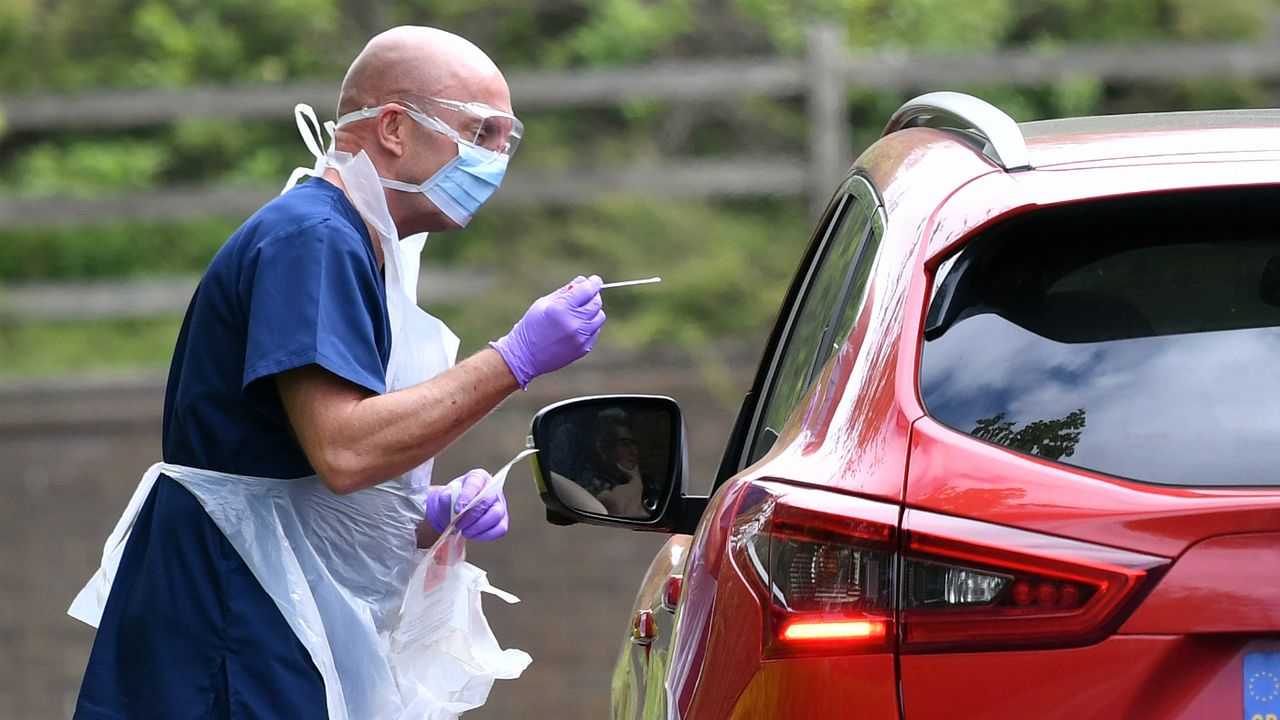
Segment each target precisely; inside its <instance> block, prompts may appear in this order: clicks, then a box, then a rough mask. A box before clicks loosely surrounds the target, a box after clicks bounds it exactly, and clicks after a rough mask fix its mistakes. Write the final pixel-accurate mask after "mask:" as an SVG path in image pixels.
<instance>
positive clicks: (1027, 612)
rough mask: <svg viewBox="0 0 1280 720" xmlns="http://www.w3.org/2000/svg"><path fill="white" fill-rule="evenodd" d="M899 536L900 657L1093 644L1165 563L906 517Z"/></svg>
mask: <svg viewBox="0 0 1280 720" xmlns="http://www.w3.org/2000/svg"><path fill="white" fill-rule="evenodd" d="M903 530H904V532H903V538H904V543H903V545H904V547H903V551H904V555H905V557H906V566H907V568H908V571H907V573H906V581H905V583H904V587H903V601H902V612H901V614H900V616H899V620H900V623H901V626H902V628H901V632H902V640H903V643H902V649H903V652H936V651H940V650H949V649H965V650H976V649H986V648H997V647H1004V648H1008V647H1019V646H1035V647H1052V646H1059V647H1060V646H1069V645H1085V644H1088V643H1091V642H1095V641H1097V640H1101V639H1102V638H1103V637H1105V636H1106V635H1107V634H1109V633H1110V632H1111V631H1113V630H1114V629H1115V628H1116V627H1117V626H1118V625H1119V624H1120V622H1121V621H1123V620H1124V618H1125V616H1126V615H1127V614H1128V610H1130V609H1131V608H1132V606H1133V604H1134V601H1136V600H1137V599H1138V598H1139V595H1140V592H1139V591H1140V590H1143V589H1146V588H1149V587H1150V585H1151V582H1150V581H1151V580H1152V578H1153V576H1154V575H1157V574H1159V573H1160V572H1162V571H1163V569H1164V568H1165V567H1167V566H1168V563H1169V561H1168V560H1167V559H1165V558H1160V557H1154V556H1150V555H1142V554H1139V553H1133V552H1128V551H1125V550H1117V549H1115V548H1110V547H1104V546H1100V545H1093V544H1090V543H1084V542H1079V541H1077V540H1068V539H1066V538H1060V537H1055V536H1051V535H1041V534H1039V533H1032V532H1027V531H1025V530H1017V529H1014V528H1009V527H1004V526H1000V525H991V524H989V523H983V522H977V521H974V520H965V519H962V518H955V517H948V516H945V515H937V514H934V513H926V512H920V511H916V510H908V511H907V512H906V514H905V515H904V518H903ZM943 577H945V578H946V580H943V579H941V578H943ZM948 580H949V582H948Z"/></svg>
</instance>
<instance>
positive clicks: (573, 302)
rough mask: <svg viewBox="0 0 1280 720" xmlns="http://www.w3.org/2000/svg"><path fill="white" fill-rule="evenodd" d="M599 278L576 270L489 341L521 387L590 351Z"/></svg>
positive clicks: (599, 313)
mask: <svg viewBox="0 0 1280 720" xmlns="http://www.w3.org/2000/svg"><path fill="white" fill-rule="evenodd" d="M601 306H602V301H601V300H600V278H599V276H597V275H592V276H591V277H589V278H584V277H582V276H581V275H579V276H578V277H576V278H574V280H573V282H571V283H569V284H568V285H566V286H564V287H562V288H560V289H559V290H556V291H554V292H552V293H550V294H548V295H544V296H542V297H540V298H538V299H537V300H536V301H534V303H533V305H530V306H529V309H528V310H527V311H526V312H525V314H524V317H522V318H520V322H517V323H516V324H515V326H514V327H512V328H511V332H509V333H507V334H506V335H504V336H503V337H501V338H499V339H497V340H494V341H493V342H491V343H489V345H490V346H492V347H493V349H494V350H497V351H498V354H499V355H501V356H502V359H503V360H505V361H506V362H507V367H509V368H511V373H512V374H513V375H515V376H516V382H519V383H520V387H521V388H524V387H527V386H528V385H529V381H530V380H533V379H534V378H535V377H537V376H539V375H542V374H543V373H549V372H551V371H552V370H559V369H560V368H562V367H564V366H565V365H568V364H569V363H571V362H573V361H574V360H577V359H578V358H580V357H582V356H583V355H586V354H587V353H588V352H590V351H591V346H592V345H594V344H595V342H596V335H597V334H598V333H599V332H600V326H601V325H603V324H604V310H602V309H601Z"/></svg>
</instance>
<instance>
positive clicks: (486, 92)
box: [338, 25, 511, 117]
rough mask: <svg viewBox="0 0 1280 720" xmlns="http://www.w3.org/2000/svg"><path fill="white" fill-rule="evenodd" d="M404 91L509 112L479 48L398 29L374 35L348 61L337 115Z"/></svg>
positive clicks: (493, 68) (441, 34)
mask: <svg viewBox="0 0 1280 720" xmlns="http://www.w3.org/2000/svg"><path fill="white" fill-rule="evenodd" d="M406 93H409V94H415V95H426V96H429V97H443V98H449V99H452V100H461V101H473V100H475V101H479V102H484V103H486V104H489V105H493V106H494V107H497V108H498V109H500V110H506V111H510V109H511V98H510V94H509V92H508V90H507V83H506V80H504V79H503V77H502V72H501V71H499V70H498V66H497V65H495V64H494V63H493V61H492V60H490V59H489V56H488V55H485V53H484V51H483V50H481V49H480V48H478V47H476V46H475V45H474V44H472V43H471V41H469V40H467V39H466V38H462V37H459V36H457V35H454V34H453V33H449V32H445V31H444V30H438V29H436V28H429V27H420V26H414V25H402V26H400V27H396V28H392V29H390V30H387V31H385V32H383V33H380V34H378V35H375V36H374V38H373V39H372V40H370V41H369V44H368V45H365V48H364V50H362V51H361V52H360V54H359V55H358V56H356V59H355V61H354V62H352V63H351V67H350V69H348V70H347V76H346V78H345V79H343V81H342V95H341V97H340V98H339V100H338V116H339V117H341V116H342V115H343V114H345V113H348V112H351V111H353V110H359V109H361V108H365V107H375V106H377V105H379V104H381V103H383V102H385V101H387V100H391V99H395V98H397V97H400V96H402V95H404V94H406Z"/></svg>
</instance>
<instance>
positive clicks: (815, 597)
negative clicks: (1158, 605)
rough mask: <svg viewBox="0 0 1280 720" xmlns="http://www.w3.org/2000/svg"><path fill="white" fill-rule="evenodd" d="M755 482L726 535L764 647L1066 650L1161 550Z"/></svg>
mask: <svg viewBox="0 0 1280 720" xmlns="http://www.w3.org/2000/svg"><path fill="white" fill-rule="evenodd" d="M897 526H898V508H897V506H895V505H891V504H886V503H880V502H874V501H870V500H863V499H860V498H853V497H849V496H846V495H841V494H838V493H832V492H828V491H825V490H817V489H812V488H798V487H791V486H787V485H783V484H780V483H774V482H761V483H756V484H755V485H754V486H753V487H752V488H751V489H749V490H748V491H747V492H745V493H743V495H742V500H741V501H740V503H739V506H738V509H737V513H736V516H735V519H734V524H733V529H732V533H731V535H730V544H731V554H732V557H733V559H734V564H735V565H736V566H737V567H738V568H739V570H740V572H741V573H742V575H743V576H744V577H745V578H746V579H747V581H748V583H749V584H750V585H751V586H752V588H753V589H754V590H755V592H756V595H757V597H758V598H759V600H760V601H761V605H762V607H763V608H764V609H765V618H764V620H765V621H764V623H763V624H764V634H765V637H764V642H763V654H764V657H766V658H772V657H785V656H793V655H814V654H818V655H822V654H845V653H850V652H885V651H888V650H891V649H892V648H893V647H894V646H895V643H898V644H899V646H900V647H901V649H902V651H903V652H947V651H972V650H986V649H996V648H1013V647H1032V646H1034V647H1064V646H1071V645H1082V644H1087V643H1089V642H1093V641H1096V640H1098V639H1101V638H1102V637H1104V636H1105V635H1106V634H1108V633H1109V632H1111V631H1112V630H1113V629H1114V628H1115V627H1116V626H1118V625H1119V623H1120V622H1122V621H1123V620H1124V617H1125V616H1126V615H1127V614H1128V610H1129V609H1130V608H1131V607H1132V605H1133V603H1134V602H1135V601H1136V600H1137V598H1138V596H1139V595H1140V591H1142V590H1144V589H1145V588H1147V587H1149V586H1150V584H1151V582H1150V581H1151V578H1152V576H1153V575H1154V574H1156V573H1159V572H1161V571H1162V569H1163V568H1164V567H1166V566H1167V564H1168V560H1166V559H1164V558H1158V557H1152V556H1147V555H1140V554H1137V553H1130V552H1126V551H1121V550H1116V549H1113V548H1107V547H1101V546H1097V545H1091V544H1088V543H1082V542H1078V541H1074V540H1067V539H1064V538H1058V537H1053V536H1046V535H1041V534H1038V533H1032V532H1027V531H1023V530H1016V529H1013V528H1006V527H1002V526H996V525H990V524H988V523H981V522H977V521H972V520H964V519H960V518H952V517H946V516H941V515H936V514H933V513H925V512H920V511H907V512H906V514H905V515H904V520H903V528H904V532H903V533H902V534H901V536H899V534H898V533H897V532H896V528H897Z"/></svg>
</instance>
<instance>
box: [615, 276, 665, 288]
mask: <svg viewBox="0 0 1280 720" xmlns="http://www.w3.org/2000/svg"><path fill="white" fill-rule="evenodd" d="M658 282H662V278H660V277H651V278H645V279H643V280H622V281H619V282H611V283H605V284H603V285H601V286H600V289H601V290H603V289H605V288H611V287H626V286H628V285H649V284H651V283H658Z"/></svg>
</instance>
